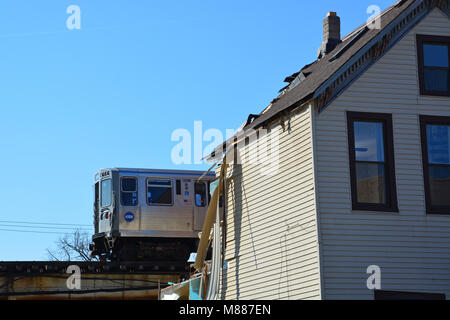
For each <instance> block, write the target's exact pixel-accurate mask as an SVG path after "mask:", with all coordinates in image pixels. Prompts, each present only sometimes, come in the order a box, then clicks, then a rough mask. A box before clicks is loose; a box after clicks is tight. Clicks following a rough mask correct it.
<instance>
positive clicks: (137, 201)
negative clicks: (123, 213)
mask: <svg viewBox="0 0 450 320" xmlns="http://www.w3.org/2000/svg"><path fill="white" fill-rule="evenodd" d="M123 179H134V180H136V204H134V205H126V204H124V203H123V198H122V193H132V192H131V191H123V188H122V187H123V184H122V181H123ZM120 204H121V205H122V206H124V207H137V206H138V205H139V180H138V178H137V177H136V176H123V177H120Z"/></svg>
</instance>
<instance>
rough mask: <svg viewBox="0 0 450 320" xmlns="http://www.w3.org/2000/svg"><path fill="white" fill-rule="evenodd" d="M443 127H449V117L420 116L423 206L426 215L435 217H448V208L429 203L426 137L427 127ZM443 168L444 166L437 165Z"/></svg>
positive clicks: (449, 213) (449, 212)
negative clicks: (437, 215)
mask: <svg viewBox="0 0 450 320" xmlns="http://www.w3.org/2000/svg"><path fill="white" fill-rule="evenodd" d="M430 124H431V125H444V126H450V117H439V116H428V115H420V137H421V142H422V164H423V179H424V187H425V204H426V209H427V214H430V215H432V214H433V215H436V214H443V215H450V206H449V207H437V206H433V205H432V203H431V190H430V184H429V181H430V175H429V173H428V169H429V163H428V137H427V125H430ZM439 166H445V165H439Z"/></svg>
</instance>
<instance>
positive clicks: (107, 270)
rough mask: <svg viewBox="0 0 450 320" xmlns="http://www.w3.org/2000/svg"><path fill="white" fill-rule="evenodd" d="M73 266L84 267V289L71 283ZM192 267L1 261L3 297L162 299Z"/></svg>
mask: <svg viewBox="0 0 450 320" xmlns="http://www.w3.org/2000/svg"><path fill="white" fill-rule="evenodd" d="M69 266H77V267H79V270H80V285H81V286H80V288H78V289H70V288H69V287H68V286H67V281H68V279H69V277H71V276H72V274H71V273H67V270H68V268H69ZM187 268H188V267H186V266H182V265H174V264H173V263H167V262H151V263H150V262H113V263H111V262H50V261H29V262H26V261H18V262H0V300H1V299H4V300H8V299H12V300H34V299H39V300H73V299H76V300H92V299H102V300H103V299H107V300H111V299H112V300H121V299H148V300H156V299H158V295H159V290H160V289H161V288H164V287H166V286H168V284H169V283H170V282H175V283H176V282H179V281H182V280H183V279H187V278H188V277H189V270H188V269H187Z"/></svg>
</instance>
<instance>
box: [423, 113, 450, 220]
mask: <svg viewBox="0 0 450 320" xmlns="http://www.w3.org/2000/svg"><path fill="white" fill-rule="evenodd" d="M420 132H421V137H422V157H423V161H422V162H423V176H424V183H425V199H426V206H427V213H428V214H450V117H432V116H420Z"/></svg>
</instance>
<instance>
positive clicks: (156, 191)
mask: <svg viewBox="0 0 450 320" xmlns="http://www.w3.org/2000/svg"><path fill="white" fill-rule="evenodd" d="M172 193H173V188H172V180H169V179H167V180H166V179H153V178H149V179H147V203H148V204H149V205H172V204H173V196H172Z"/></svg>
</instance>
